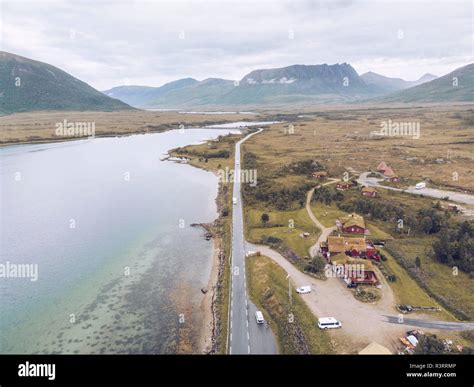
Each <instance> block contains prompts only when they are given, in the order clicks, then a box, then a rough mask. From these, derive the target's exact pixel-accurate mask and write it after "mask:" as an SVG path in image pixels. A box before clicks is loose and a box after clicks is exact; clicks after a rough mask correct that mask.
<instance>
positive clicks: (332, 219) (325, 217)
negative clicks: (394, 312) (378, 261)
mask: <svg viewBox="0 0 474 387" xmlns="http://www.w3.org/2000/svg"><path fill="white" fill-rule="evenodd" d="M311 210H312V211H313V214H314V215H315V216H316V218H318V220H319V221H320V222H321V223H322V224H323V225H324V226H326V227H333V226H335V225H336V220H337V219H339V218H342V217H344V216H347V215H348V214H347V212H344V211H342V210H340V209H339V208H337V206H336V205H335V204H331V205H327V204H323V203H319V202H318V203H315V204H312V205H311ZM366 225H367V228H368V229H369V232H370V234H369V235H368V237H369V238H372V239H392V236H391V235H390V234H389V233H387V232H385V231H384V230H382V229H381V228H380V227H378V226H377V225H376V224H375V223H374V222H367V221H366Z"/></svg>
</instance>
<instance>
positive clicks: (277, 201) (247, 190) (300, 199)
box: [242, 177, 311, 211]
mask: <svg viewBox="0 0 474 387" xmlns="http://www.w3.org/2000/svg"><path fill="white" fill-rule="evenodd" d="M310 188H311V185H310V184H309V183H308V184H303V185H300V186H296V187H292V188H281V189H275V186H274V184H272V183H271V182H270V180H269V179H268V178H264V177H259V179H258V184H257V185H256V186H255V187H252V186H250V185H249V184H244V185H242V189H243V194H244V197H245V200H246V202H247V203H256V202H263V203H266V204H268V205H270V206H274V207H275V208H277V209H278V210H280V211H283V210H291V209H292V208H293V206H294V203H295V202H297V203H298V205H299V206H300V207H301V208H303V207H304V203H305V199H306V193H307V191H308V190H309V189H310Z"/></svg>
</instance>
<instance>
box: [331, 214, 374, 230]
mask: <svg viewBox="0 0 474 387" xmlns="http://www.w3.org/2000/svg"><path fill="white" fill-rule="evenodd" d="M336 226H338V228H339V230H340V231H341V232H343V233H344V234H362V235H363V234H365V233H366V232H367V229H366V227H365V220H364V217H363V216H361V215H358V214H356V213H352V214H349V215H348V216H346V217H344V218H341V219H339V220H338V221H337V222H336Z"/></svg>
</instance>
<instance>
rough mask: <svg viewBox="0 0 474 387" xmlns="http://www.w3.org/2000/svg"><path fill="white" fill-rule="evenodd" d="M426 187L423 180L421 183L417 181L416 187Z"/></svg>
mask: <svg viewBox="0 0 474 387" xmlns="http://www.w3.org/2000/svg"><path fill="white" fill-rule="evenodd" d="M423 188H426V183H425V182H424V181H422V182H421V183H416V185H415V189H423Z"/></svg>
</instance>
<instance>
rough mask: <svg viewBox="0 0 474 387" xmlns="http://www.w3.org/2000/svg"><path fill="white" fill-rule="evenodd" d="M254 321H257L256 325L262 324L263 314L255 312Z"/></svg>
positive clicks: (263, 320)
mask: <svg viewBox="0 0 474 387" xmlns="http://www.w3.org/2000/svg"><path fill="white" fill-rule="evenodd" d="M255 320H257V324H263V323H264V322H265V319H264V318H263V313H262V312H260V311H259V310H257V311H256V312H255Z"/></svg>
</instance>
